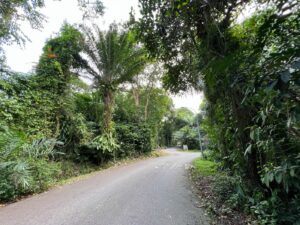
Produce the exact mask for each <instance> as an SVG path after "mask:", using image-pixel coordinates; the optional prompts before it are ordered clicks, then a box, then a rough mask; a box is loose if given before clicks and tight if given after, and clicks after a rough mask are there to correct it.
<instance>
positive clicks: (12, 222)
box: [0, 149, 208, 225]
mask: <svg viewBox="0 0 300 225" xmlns="http://www.w3.org/2000/svg"><path fill="white" fill-rule="evenodd" d="M168 151H169V152H170V154H169V155H168V156H163V157H159V158H154V159H148V160H141V161H137V162H134V163H131V164H129V165H123V166H119V167H116V168H110V169H107V170H105V171H102V172H99V173H96V174H95V175H92V176H90V177H88V178H86V179H83V180H80V181H77V182H75V183H73V184H69V185H64V186H62V187H57V188H54V189H52V190H50V191H48V192H46V193H43V194H39V195H35V196H33V197H30V198H27V199H25V200H22V201H20V202H17V203H14V204H10V205H8V206H5V207H2V208H0V225H202V224H203V225H207V224H208V222H207V219H206V216H205V215H204V212H203V210H202V209H201V208H198V207H197V204H199V203H197V198H196V197H195V196H194V194H193V193H192V191H191V185H190V183H189V180H188V177H187V167H188V164H189V163H190V162H191V161H192V160H193V159H195V158H196V157H198V156H199V154H198V153H182V152H176V151H174V150H171V149H169V150H168Z"/></svg>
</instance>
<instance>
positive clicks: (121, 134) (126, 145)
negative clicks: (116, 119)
mask: <svg viewBox="0 0 300 225" xmlns="http://www.w3.org/2000/svg"><path fill="white" fill-rule="evenodd" d="M116 133H117V140H118V143H119V144H120V150H119V156H133V155H137V154H142V153H146V152H150V151H151V150H152V148H153V145H152V140H151V136H152V135H151V129H150V128H149V127H148V126H147V125H146V124H134V125H128V124H119V125H117V126H116Z"/></svg>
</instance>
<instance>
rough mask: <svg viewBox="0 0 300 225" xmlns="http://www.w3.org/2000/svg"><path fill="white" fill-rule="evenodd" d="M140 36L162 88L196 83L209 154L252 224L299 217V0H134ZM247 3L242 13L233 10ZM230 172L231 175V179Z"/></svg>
mask: <svg viewBox="0 0 300 225" xmlns="http://www.w3.org/2000/svg"><path fill="white" fill-rule="evenodd" d="M140 4H141V13H142V18H141V20H140V21H139V23H138V25H137V29H138V30H139V31H140V37H141V39H142V40H143V41H144V43H145V45H146V47H147V49H148V50H149V52H150V53H151V54H152V55H153V57H156V58H159V59H160V60H162V61H164V63H165V69H166V70H167V72H166V74H165V76H164V77H163V81H164V85H165V87H166V88H168V89H170V90H172V91H174V92H178V91H181V90H186V89H188V88H189V87H191V86H192V87H194V88H197V89H201V90H203V91H204V93H205V97H206V99H207V104H206V110H207V113H206V119H205V121H204V122H203V123H202V125H203V126H202V127H203V129H205V131H206V133H207V135H208V137H209V139H210V149H211V151H213V153H214V155H215V160H217V161H220V162H221V167H222V168H223V169H224V170H225V169H227V170H228V171H229V174H230V175H232V176H237V177H240V178H241V181H242V182H240V183H236V186H237V187H239V190H242V191H240V192H239V193H240V194H239V196H238V198H237V201H238V203H239V204H238V205H239V207H241V208H242V207H245V210H249V209H251V212H253V214H255V215H256V216H257V217H258V218H259V219H260V223H262V224H296V223H297V222H299V219H300V208H299V207H300V192H299V191H300V180H299V178H300V160H299V158H300V155H299V154H300V153H299V152H300V151H299V150H300V136H299V131H300V104H299V99H300V92H299V90H300V88H299V85H300V80H299V77H300V67H299V65H300V64H299V63H300V61H299V56H300V55H299V53H300V48H299V47H300V39H299V37H300V35H299V28H300V23H299V21H300V19H299V16H300V14H299V12H300V10H299V2H298V1H292V0H291V1H288V0H286V1H284V0H282V1H281V0H270V1H263V0H262V1H187V0H176V1H161V0H140ZM254 5H256V6H257V9H259V8H260V10H257V11H256V12H255V14H253V15H251V17H250V18H247V19H243V22H238V21H241V19H240V18H239V20H237V16H238V15H239V14H240V12H242V13H243V12H244V13H245V12H246V11H249V9H250V8H251V6H252V7H253V6H254ZM238 180H239V179H238Z"/></svg>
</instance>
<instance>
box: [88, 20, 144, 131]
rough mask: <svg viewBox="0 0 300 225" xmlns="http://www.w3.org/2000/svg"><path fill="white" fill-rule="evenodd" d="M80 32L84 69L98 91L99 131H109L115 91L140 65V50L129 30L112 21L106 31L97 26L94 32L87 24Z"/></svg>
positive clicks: (141, 59)
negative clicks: (99, 91) (82, 35)
mask: <svg viewBox="0 0 300 225" xmlns="http://www.w3.org/2000/svg"><path fill="white" fill-rule="evenodd" d="M83 31H84V36H85V40H84V48H83V52H84V53H85V56H86V57H87V59H88V60H87V63H86V64H85V66H84V70H85V71H84V72H85V73H87V74H89V75H91V76H92V77H93V81H94V86H95V88H97V89H99V90H101V91H102V100H103V103H104V115H103V132H105V133H110V132H111V131H112V113H113V105H114V97H115V91H116V90H117V89H118V87H119V85H120V84H123V83H125V82H127V81H130V80H132V78H133V77H134V76H135V75H137V74H138V73H139V72H140V71H141V70H142V69H143V68H144V66H145V62H146V59H145V54H144V50H143V48H141V46H139V45H138V44H137V43H136V41H135V38H134V36H133V34H132V33H131V32H128V31H119V30H118V27H117V26H116V25H115V24H113V25H111V26H110V28H109V30H108V31H106V32H105V31H101V30H100V29H99V28H98V27H95V30H94V32H93V31H92V30H91V29H88V28H87V27H85V28H83ZM94 33H95V34H94Z"/></svg>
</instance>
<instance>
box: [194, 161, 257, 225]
mask: <svg viewBox="0 0 300 225" xmlns="http://www.w3.org/2000/svg"><path fill="white" fill-rule="evenodd" d="M217 168H218V164H217V163H215V162H212V161H209V160H204V159H202V158H198V159H196V160H194V161H193V163H192V166H191V169H190V177H191V180H192V183H193V187H194V190H195V192H196V194H197V195H198V197H199V198H200V200H201V203H202V204H201V207H203V208H204V209H205V210H206V211H207V213H208V214H209V215H210V216H211V224H218V225H242V224H243V225H244V224H247V225H248V224H255V222H254V221H253V219H252V218H251V217H250V216H248V215H246V214H245V213H243V212H242V211H240V209H239V208H238V204H237V200H236V199H235V196H236V192H237V190H236V183H237V181H236V180H235V178H233V177H231V176H228V175H227V174H226V173H224V172H219V171H218V170H217Z"/></svg>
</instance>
